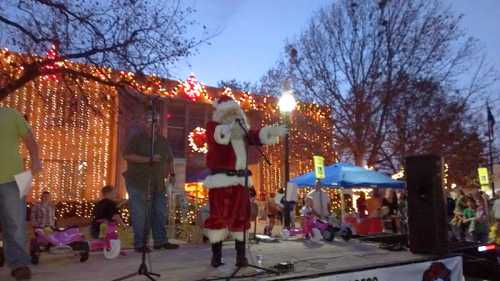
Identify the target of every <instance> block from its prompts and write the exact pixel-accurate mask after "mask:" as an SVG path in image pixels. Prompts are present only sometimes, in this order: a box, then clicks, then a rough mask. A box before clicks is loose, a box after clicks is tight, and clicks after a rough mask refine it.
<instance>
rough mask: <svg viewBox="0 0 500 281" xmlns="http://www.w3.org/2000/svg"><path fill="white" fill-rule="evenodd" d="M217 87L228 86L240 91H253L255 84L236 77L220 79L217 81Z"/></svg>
mask: <svg viewBox="0 0 500 281" xmlns="http://www.w3.org/2000/svg"><path fill="white" fill-rule="evenodd" d="M217 87H219V88H230V89H231V90H233V91H242V92H253V91H254V89H255V86H254V85H252V83H250V82H247V81H238V80H236V79H231V80H220V81H219V82H217Z"/></svg>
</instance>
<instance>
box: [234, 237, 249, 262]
mask: <svg viewBox="0 0 500 281" xmlns="http://www.w3.org/2000/svg"><path fill="white" fill-rule="evenodd" d="M235 245H236V266H237V267H246V266H248V260H247V257H246V255H245V242H243V241H238V240H236V241H235Z"/></svg>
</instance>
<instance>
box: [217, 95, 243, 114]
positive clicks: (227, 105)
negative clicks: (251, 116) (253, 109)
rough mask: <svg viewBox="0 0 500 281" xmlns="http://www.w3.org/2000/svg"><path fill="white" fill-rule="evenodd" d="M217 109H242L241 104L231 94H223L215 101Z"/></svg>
mask: <svg viewBox="0 0 500 281" xmlns="http://www.w3.org/2000/svg"><path fill="white" fill-rule="evenodd" d="M213 107H214V108H215V111H226V110H228V109H240V105H239V104H238V103H237V102H236V101H235V100H234V99H233V98H232V97H230V96H228V95H224V94H223V95H221V96H220V97H219V98H218V99H217V100H216V101H215V102H214V103H213Z"/></svg>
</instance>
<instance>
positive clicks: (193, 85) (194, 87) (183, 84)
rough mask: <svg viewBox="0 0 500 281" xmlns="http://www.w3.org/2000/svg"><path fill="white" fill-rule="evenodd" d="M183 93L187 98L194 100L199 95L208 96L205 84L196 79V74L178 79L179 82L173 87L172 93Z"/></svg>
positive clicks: (199, 96) (198, 97)
mask: <svg viewBox="0 0 500 281" xmlns="http://www.w3.org/2000/svg"><path fill="white" fill-rule="evenodd" d="M178 94H184V95H185V96H186V97H187V98H188V99H189V100H191V101H193V102H195V101H198V100H199V99H200V98H201V97H205V98H207V97H208V94H207V90H206V88H205V85H203V84H202V83H201V82H199V81H198V78H196V75H194V74H193V73H191V74H189V76H188V78H187V79H186V81H179V84H178V85H177V86H176V87H175V88H174V90H173V95H174V96H176V95H178Z"/></svg>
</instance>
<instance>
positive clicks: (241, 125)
mask: <svg viewBox="0 0 500 281" xmlns="http://www.w3.org/2000/svg"><path fill="white" fill-rule="evenodd" d="M236 122H237V123H238V125H239V126H240V128H241V129H242V130H243V132H244V134H245V137H246V138H248V130H247V128H246V127H245V126H244V125H243V124H242V123H241V120H240V119H236ZM248 147H249V145H248V139H246V140H245V151H246V153H247V158H246V162H245V193H246V198H247V200H248V201H249V202H248V204H247V209H248V212H247V213H248V214H249V215H250V213H251V206H250V195H249V194H250V193H249V191H248V189H249V186H248ZM256 148H257V150H258V151H259V152H260V154H261V155H262V157H263V158H264V160H265V161H266V163H268V164H269V165H271V162H270V161H269V159H267V157H266V155H265V154H264V152H263V151H262V150H261V149H260V148H259V147H256ZM243 243H244V244H245V249H246V245H247V228H246V226H245V227H244V229H243ZM247 266H248V267H251V268H255V269H257V270H261V271H262V273H270V274H276V275H280V273H279V272H278V271H276V270H272V269H269V268H265V267H260V266H257V265H254V264H250V263H249V264H248V265H247ZM241 268H242V267H240V266H239V267H236V269H235V270H234V272H233V273H232V274H231V275H230V276H229V277H223V278H218V279H211V280H221V279H225V280H227V281H230V280H231V279H233V278H239V277H237V276H236V274H238V272H239V271H240V270H241Z"/></svg>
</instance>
